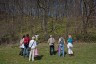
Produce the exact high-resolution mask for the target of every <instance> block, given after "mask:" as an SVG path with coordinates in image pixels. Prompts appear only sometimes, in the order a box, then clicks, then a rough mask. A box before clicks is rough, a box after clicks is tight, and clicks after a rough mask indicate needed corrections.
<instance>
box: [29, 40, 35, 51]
mask: <svg viewBox="0 0 96 64" xmlns="http://www.w3.org/2000/svg"><path fill="white" fill-rule="evenodd" d="M36 46H37V45H36V41H35V40H30V42H29V47H31V49H34V48H36Z"/></svg>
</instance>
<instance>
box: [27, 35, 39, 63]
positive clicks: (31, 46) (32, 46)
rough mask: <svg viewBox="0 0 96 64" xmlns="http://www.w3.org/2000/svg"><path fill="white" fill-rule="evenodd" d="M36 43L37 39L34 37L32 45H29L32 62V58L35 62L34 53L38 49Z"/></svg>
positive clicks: (31, 41)
mask: <svg viewBox="0 0 96 64" xmlns="http://www.w3.org/2000/svg"><path fill="white" fill-rule="evenodd" d="M36 46H37V45H36V41H35V37H32V40H30V43H29V48H31V50H30V54H29V61H30V60H31V58H32V61H34V56H35V55H34V53H35V48H36Z"/></svg>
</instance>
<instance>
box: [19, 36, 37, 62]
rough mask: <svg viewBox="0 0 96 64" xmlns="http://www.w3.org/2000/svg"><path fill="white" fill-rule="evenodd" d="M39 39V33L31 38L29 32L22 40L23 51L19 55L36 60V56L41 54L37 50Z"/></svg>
mask: <svg viewBox="0 0 96 64" xmlns="http://www.w3.org/2000/svg"><path fill="white" fill-rule="evenodd" d="M37 41H38V35H35V36H33V37H32V39H30V37H29V34H27V35H26V36H25V35H24V36H23V37H22V38H21V40H20V48H21V51H20V53H19V55H21V56H24V57H29V61H30V60H31V58H32V61H34V57H35V56H38V55H39V54H38V50H37Z"/></svg>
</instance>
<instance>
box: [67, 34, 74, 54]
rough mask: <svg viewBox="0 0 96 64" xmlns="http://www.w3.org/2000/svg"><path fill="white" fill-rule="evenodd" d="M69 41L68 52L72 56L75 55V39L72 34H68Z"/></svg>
mask: <svg viewBox="0 0 96 64" xmlns="http://www.w3.org/2000/svg"><path fill="white" fill-rule="evenodd" d="M67 42H68V44H67V47H68V54H69V55H70V56H71V55H73V51H72V48H73V39H72V36H71V35H68V40H67Z"/></svg>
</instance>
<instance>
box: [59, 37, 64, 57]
mask: <svg viewBox="0 0 96 64" xmlns="http://www.w3.org/2000/svg"><path fill="white" fill-rule="evenodd" d="M58 43H59V46H58V55H59V56H61V54H62V56H63V57H64V44H65V40H64V38H63V37H60V38H59V41H58Z"/></svg>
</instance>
